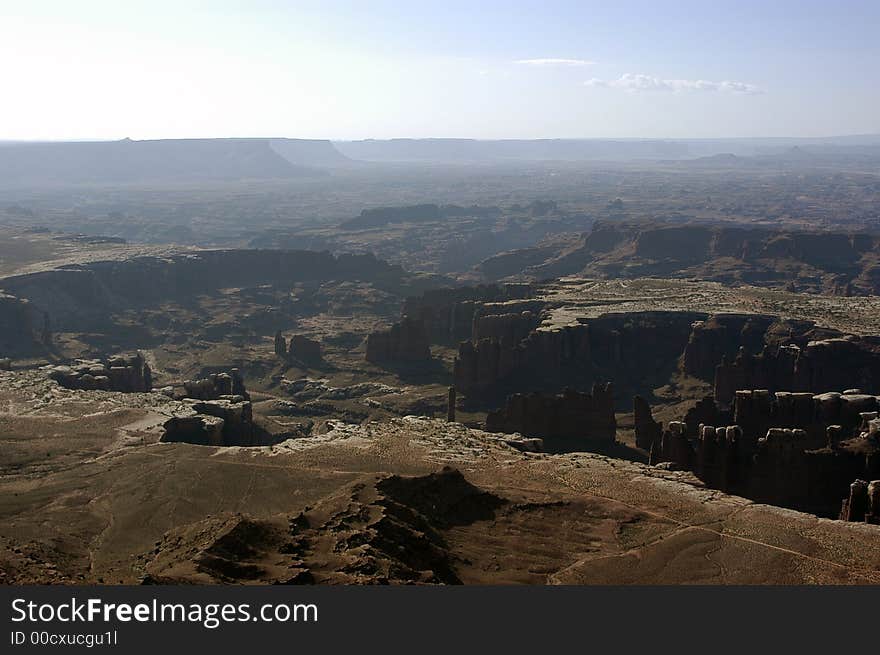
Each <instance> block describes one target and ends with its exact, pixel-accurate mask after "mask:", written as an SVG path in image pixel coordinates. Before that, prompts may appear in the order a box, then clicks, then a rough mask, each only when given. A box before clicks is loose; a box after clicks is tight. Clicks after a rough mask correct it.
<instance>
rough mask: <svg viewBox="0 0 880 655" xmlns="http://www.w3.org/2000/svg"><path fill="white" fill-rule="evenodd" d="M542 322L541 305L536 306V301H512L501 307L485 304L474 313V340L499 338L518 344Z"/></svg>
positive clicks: (499, 339) (501, 340)
mask: <svg viewBox="0 0 880 655" xmlns="http://www.w3.org/2000/svg"><path fill="white" fill-rule="evenodd" d="M538 304H539V305H540V303H538ZM493 312H497V313H493ZM540 324H541V314H540V307H537V306H535V304H534V302H530V301H526V302H517V303H510V304H507V305H506V306H505V305H502V306H500V307H499V306H493V305H484V306H482V307H481V308H479V309H478V310H477V311H476V313H475V314H474V323H473V331H472V340H473V341H476V342H478V341H480V340H481V339H497V340H498V341H500V342H502V343H503V342H507V343H510V344H517V343H519V342H520V341H522V340H523V339H525V338H526V337H528V336H529V334H530V333H531V332H532V330H534V329H536V328H537V327H538V326H539V325H540Z"/></svg>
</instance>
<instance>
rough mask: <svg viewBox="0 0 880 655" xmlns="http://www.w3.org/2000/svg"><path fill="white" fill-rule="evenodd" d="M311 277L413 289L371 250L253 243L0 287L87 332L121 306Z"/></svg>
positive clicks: (97, 265) (101, 265)
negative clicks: (263, 246) (338, 252)
mask: <svg viewBox="0 0 880 655" xmlns="http://www.w3.org/2000/svg"><path fill="white" fill-rule="evenodd" d="M317 280H320V281H326V280H339V281H342V280H351V281H367V282H370V283H372V284H374V285H376V286H377V287H379V288H387V289H391V290H393V291H395V292H400V293H405V292H406V291H407V290H410V289H411V288H412V286H410V283H409V280H410V278H409V276H408V275H407V274H406V273H405V272H404V271H403V270H402V269H401V268H400V267H399V266H394V265H391V264H388V263H387V262H384V261H381V260H379V259H377V258H376V257H374V256H373V255H354V254H342V255H339V256H338V257H336V256H333V255H332V254H330V253H329V252H314V251H308V250H258V249H253V250H202V251H197V252H191V253H186V254H177V255H172V256H169V257H137V258H132V259H126V260H119V261H115V260H114V261H97V262H90V263H87V264H77V265H67V266H63V267H59V268H55V269H51V270H47V271H40V272H36V273H28V274H23V275H16V276H10V277H6V278H3V279H2V280H0V288H2V289H4V290H5V291H6V292H7V293H9V294H13V295H14V296H16V297H18V298H21V299H27V300H29V301H30V303H31V306H32V307H33V308H34V310H35V311H37V312H45V313H47V314H48V315H49V316H50V317H51V319H52V325H53V326H54V329H55V330H56V331H86V330H91V329H106V327H107V321H108V317H112V316H113V315H115V314H116V313H118V312H120V311H124V310H128V309H132V310H138V309H143V308H146V307H153V306H156V305H159V304H161V303H163V302H169V301H174V300H180V299H189V298H192V297H193V296H196V295H199V294H205V293H210V292H212V291H215V290H217V289H229V288H236V289H240V288H242V287H248V286H257V285H263V284H283V285H290V284H292V283H294V282H308V281H317Z"/></svg>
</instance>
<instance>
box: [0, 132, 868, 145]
mask: <svg viewBox="0 0 880 655" xmlns="http://www.w3.org/2000/svg"><path fill="white" fill-rule="evenodd" d="M220 139H240V140H266V139H270V140H271V139H290V140H294V141H329V142H331V143H351V142H356V141H764V140H766V141H793V140H794V141H797V140H802V141H826V140H828V141H833V140H858V139H880V131H878V132H876V133H864V134H826V135H821V136H799V135H791V134H780V135H758V136H704V137H688V136H681V137H674V136H657V137H638V136H619V137H611V136H583V137H572V136H551V137H518V136H509V137H504V136H502V137H493V138H480V137H472V136H448V137H447V136H443V137H438V136H392V137H381V138H380V137H363V138H356V139H341V138H334V137H300V136H290V135H286V134H284V135H278V134H272V135H256V136H235V135H229V136H179V137H177V136H168V137H163V136H157V137H150V138H145V139H133V138H131V137H125V136H123V137H116V138H97V137H96V138H89V137H82V138H57V139H10V138H0V143H22V144H24V143H107V142H116V141H126V140H129V141H204V140H220Z"/></svg>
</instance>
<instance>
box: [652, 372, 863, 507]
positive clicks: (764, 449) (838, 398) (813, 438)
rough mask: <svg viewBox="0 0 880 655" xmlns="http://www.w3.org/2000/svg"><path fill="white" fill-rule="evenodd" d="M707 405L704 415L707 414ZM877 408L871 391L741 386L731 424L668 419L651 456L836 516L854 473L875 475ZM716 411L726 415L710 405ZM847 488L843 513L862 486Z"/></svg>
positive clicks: (715, 482) (750, 493)
mask: <svg viewBox="0 0 880 655" xmlns="http://www.w3.org/2000/svg"><path fill="white" fill-rule="evenodd" d="M854 391H857V390H854ZM708 403H709V401H703V407H702V409H701V410H700V412H699V413H700V414H702V415H703V416H710V415H711V411H709V408H708V407H707V405H708ZM878 408H880V404H878V398H877V397H876V396H870V395H866V394H860V393H843V394H841V393H836V392H835V393H831V392H829V393H824V394H818V395H813V394H809V393H791V392H776V393H770V392H768V391H767V390H740V391H738V392H737V393H736V397H735V403H734V408H733V414H732V420H733V423H732V424H727V425H725V424H723V423H722V424H721V425H719V426H717V427H716V426H715V425H712V424H704V423H701V424H700V425H699V426H698V427H697V429H696V430H694V428H693V425H688V424H687V423H685V422H683V421H672V422H670V423H669V425H668V426H667V428H666V429H664V430H663V431H662V434H661V436H660V440H659V442H656V441H655V443H654V444H653V446H652V449H651V462H652V463H654V464H656V463H659V462H672V463H674V465H675V466H676V467H678V468H682V469H687V470H691V471H693V472H694V473H695V474H696V475H697V476H698V477H699V478H700V479H701V480H703V481H704V482H705V483H706V484H707V485H708V486H710V487H714V488H718V489H721V490H723V491H727V492H730V493H735V494H738V495H742V496H746V497H748V498H752V499H754V500H757V501H759V502H766V503H771V504H775V505H782V506H785V507H792V508H795V509H801V510H805V511H810V512H813V513H816V514H819V515H822V516H834V517H836V516H837V515H838V513H839V511H840V507H841V501H842V500H844V499H845V498H848V497H850V496H851V495H852V493H850V484H851V483H852V481H853V480H854V479H856V478H859V479H867V480H872V479H875V478H876V477H878V475H880V440H878V435H880V420H877V416H878ZM715 416H716V417H717V418H719V419H722V420H724V419H729V418H730V416H731V415H730V414H729V413H727V414H726V413H725V412H724V410H718V409H716V413H715ZM854 493H855V497H854V498H855V500H853V501H852V502H851V503H850V509H849V510H845V513H846V512H849V513H852V512H855V513H856V514H858V513H859V512H862V511H863V510H860V509H859V507H862V506H863V505H864V503H862V500H863V499H861V496H860V494H861V491H858V490H856V491H855V492H854ZM860 503H861V504H860ZM857 520H861V519H857Z"/></svg>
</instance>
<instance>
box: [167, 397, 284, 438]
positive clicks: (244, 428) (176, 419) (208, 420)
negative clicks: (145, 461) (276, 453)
mask: <svg viewBox="0 0 880 655" xmlns="http://www.w3.org/2000/svg"><path fill="white" fill-rule="evenodd" d="M185 402H186V404H187V407H185V408H184V409H182V410H180V411H178V412H176V413H175V415H174V416H172V417H171V418H170V419H168V420H167V421H165V423H164V425H163V428H164V430H165V432H164V434H163V435H162V438H161V440H162V441H164V442H169V443H175V442H182V443H191V444H195V445H200V446H259V445H267V443H269V442H266V441H265V440H264V439H263V437H264V435H263V434H262V431H261V430H259V429H257V427H256V426H255V425H254V416H253V407H252V405H251V402H250V401H249V400H245V399H244V398H243V397H242V396H223V397H221V398H217V399H214V400H194V399H186V400H185Z"/></svg>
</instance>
